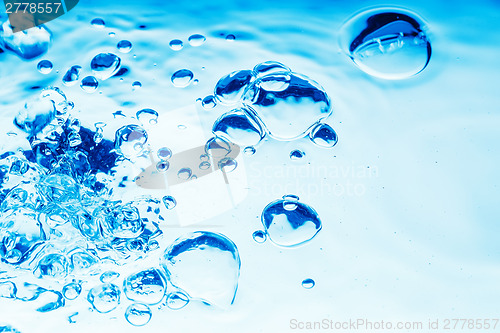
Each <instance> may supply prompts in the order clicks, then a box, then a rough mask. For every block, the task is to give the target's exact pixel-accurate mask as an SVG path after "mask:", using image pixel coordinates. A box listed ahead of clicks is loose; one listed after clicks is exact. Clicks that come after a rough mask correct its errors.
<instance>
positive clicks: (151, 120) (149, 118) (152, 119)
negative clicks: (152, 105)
mask: <svg viewBox="0 0 500 333" xmlns="http://www.w3.org/2000/svg"><path fill="white" fill-rule="evenodd" d="M135 116H136V118H137V120H139V121H140V122H141V124H143V125H145V126H147V125H156V124H157V123H158V112H156V111H155V110H153V109H142V110H140V111H137V113H136V114H135Z"/></svg>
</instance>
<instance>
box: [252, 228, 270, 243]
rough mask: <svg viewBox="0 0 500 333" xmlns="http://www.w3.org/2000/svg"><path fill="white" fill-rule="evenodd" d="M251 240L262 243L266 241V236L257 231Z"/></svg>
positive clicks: (262, 232)
mask: <svg viewBox="0 0 500 333" xmlns="http://www.w3.org/2000/svg"><path fill="white" fill-rule="evenodd" d="M252 238H253V240H254V241H256V242H257V243H264V242H265V241H266V240H267V235H266V233H265V232H264V231H262V230H257V231H255V232H254V233H253V234H252Z"/></svg>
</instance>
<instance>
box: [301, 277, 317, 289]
mask: <svg viewBox="0 0 500 333" xmlns="http://www.w3.org/2000/svg"><path fill="white" fill-rule="evenodd" d="M315 285H316V282H314V280H313V279H305V280H304V281H302V287H304V288H306V289H311V288H312V287H314V286H315Z"/></svg>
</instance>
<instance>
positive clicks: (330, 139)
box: [309, 123, 338, 148]
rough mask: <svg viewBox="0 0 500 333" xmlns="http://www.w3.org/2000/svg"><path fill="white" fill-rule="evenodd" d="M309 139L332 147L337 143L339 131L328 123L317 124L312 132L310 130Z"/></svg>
mask: <svg viewBox="0 0 500 333" xmlns="http://www.w3.org/2000/svg"><path fill="white" fill-rule="evenodd" d="M309 139H311V141H312V142H314V144H316V145H317V146H320V147H324V148H332V147H333V146H335V145H336V144H337V141H338V138H337V133H335V131H334V129H333V128H332V127H331V126H330V125H328V124H321V123H319V124H317V125H316V126H315V127H313V129H312V130H311V132H309Z"/></svg>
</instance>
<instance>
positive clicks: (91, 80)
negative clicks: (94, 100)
mask: <svg viewBox="0 0 500 333" xmlns="http://www.w3.org/2000/svg"><path fill="white" fill-rule="evenodd" d="M98 86H99V82H98V81H97V79H96V78H95V77H93V76H87V77H85V78H84V79H83V80H82V83H81V84H80V87H82V89H83V91H85V92H87V93H89V94H90V93H93V92H94V91H96V90H97V87H98Z"/></svg>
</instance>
